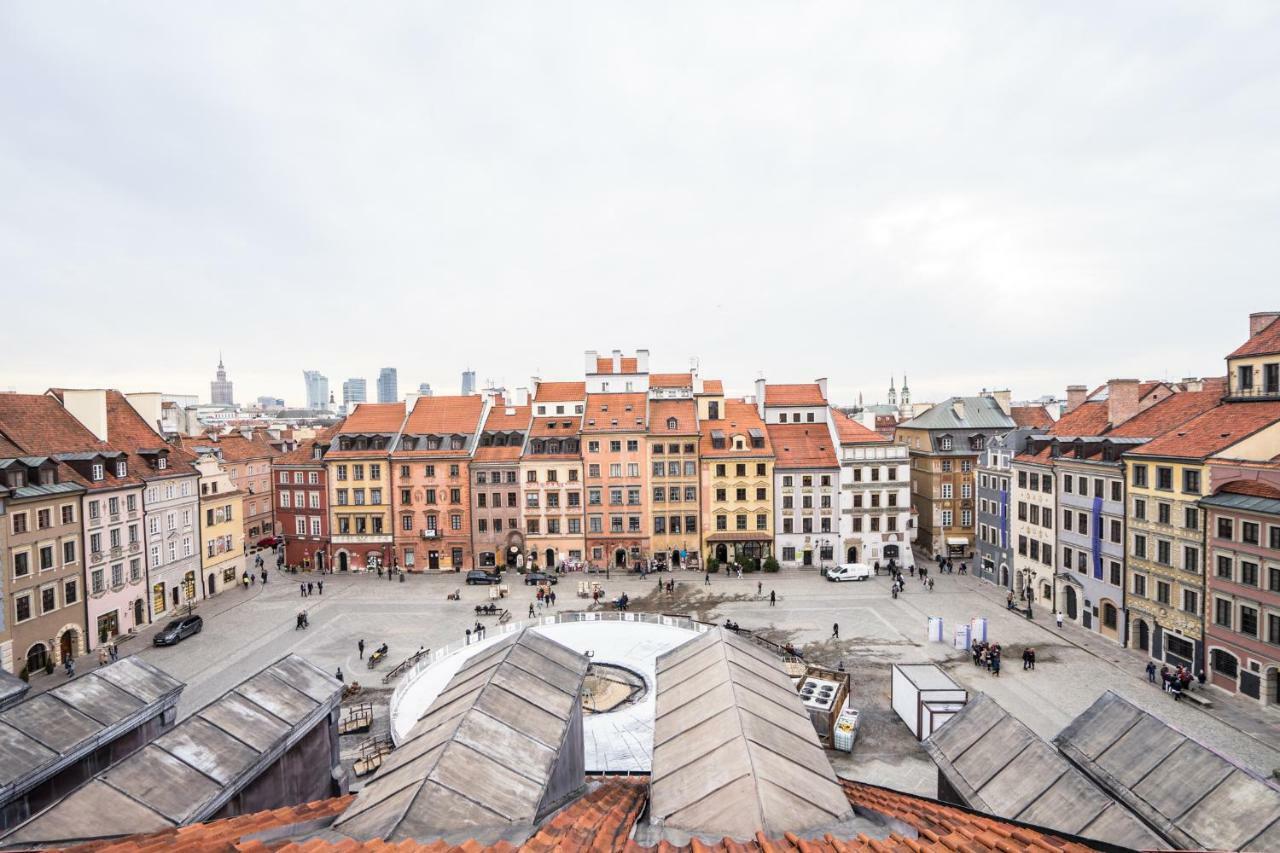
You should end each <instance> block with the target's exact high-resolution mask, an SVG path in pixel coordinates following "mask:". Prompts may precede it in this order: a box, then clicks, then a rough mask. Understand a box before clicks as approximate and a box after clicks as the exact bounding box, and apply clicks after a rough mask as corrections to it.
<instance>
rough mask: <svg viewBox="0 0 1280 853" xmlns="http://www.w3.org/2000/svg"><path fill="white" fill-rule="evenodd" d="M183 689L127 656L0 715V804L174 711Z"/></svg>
mask: <svg viewBox="0 0 1280 853" xmlns="http://www.w3.org/2000/svg"><path fill="white" fill-rule="evenodd" d="M182 688H183V684H182V682H180V681H177V680H176V679H174V678H171V677H170V676H168V675H166V674H165V673H163V672H161V671H160V670H158V669H156V668H155V667H154V666H152V665H151V664H149V663H144V662H143V661H141V660H139V659H138V658H137V656H130V657H127V658H123V659H121V660H119V661H116V662H115V663H113V664H111V665H110V666H104V667H100V668H98V669H96V670H94V671H93V672H90V673H86V674H85V675H82V676H80V677H79V678H75V679H72V680H71V681H68V682H66V683H64V684H60V685H58V686H57V687H55V688H53V689H52V690H49V691H48V692H46V693H42V694H40V695H39V696H33V697H31V698H30V699H27V700H26V701H24V702H19V703H18V704H17V705H14V706H13V707H11V708H9V709H8V710H6V711H4V712H2V713H0V803H7V802H9V801H10V800H12V799H13V798H15V797H17V796H19V795H21V794H22V792H24V791H27V790H29V789H31V788H32V787H34V786H35V785H37V784H39V783H40V782H41V781H43V780H44V779H47V778H49V777H50V776H51V775H53V774H55V773H57V772H58V771H59V770H60V769H62V768H63V767H65V766H66V765H68V764H70V763H71V762H74V761H77V760H79V759H80V758H81V757H82V756H83V755H85V754H87V753H89V752H91V751H93V750H95V749H97V748H98V747H100V746H103V745H104V744H107V743H110V742H111V741H112V740H114V739H115V738H117V737H119V736H120V735H122V734H124V733H126V732H128V731H131V730H132V729H134V728H136V727H137V726H138V725H140V724H141V723H142V722H144V721H146V720H148V719H150V718H152V717H154V716H156V715H157V714H159V713H161V711H162V710H163V709H165V708H167V707H173V706H175V705H177V703H178V696H179V694H181V693H182Z"/></svg>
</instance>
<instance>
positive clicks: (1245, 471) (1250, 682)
mask: <svg viewBox="0 0 1280 853" xmlns="http://www.w3.org/2000/svg"><path fill="white" fill-rule="evenodd" d="M1209 470H1210V487H1211V488H1212V490H1213V494H1211V495H1210V496H1209V497H1206V498H1203V499H1202V500H1201V501H1200V506H1201V507H1202V508H1203V509H1204V510H1205V515H1206V519H1205V521H1206V527H1205V536H1206V539H1207V545H1208V548H1207V550H1208V554H1207V563H1206V566H1205V569H1206V572H1205V576H1206V578H1207V584H1208V590H1207V595H1206V596H1205V647H1206V651H1207V654H1206V660H1207V662H1208V666H1207V667H1206V672H1207V674H1208V675H1209V680H1210V681H1211V682H1212V683H1213V685H1214V686H1215V687H1219V688H1221V689H1223V690H1226V691H1227V692H1229V693H1239V694H1242V695H1244V696H1247V697H1249V698H1251V699H1254V700H1256V701H1258V702H1259V703H1261V704H1263V705H1280V460H1275V461H1272V462H1268V463H1261V464H1256V463H1248V462H1211V463H1210V464H1209Z"/></svg>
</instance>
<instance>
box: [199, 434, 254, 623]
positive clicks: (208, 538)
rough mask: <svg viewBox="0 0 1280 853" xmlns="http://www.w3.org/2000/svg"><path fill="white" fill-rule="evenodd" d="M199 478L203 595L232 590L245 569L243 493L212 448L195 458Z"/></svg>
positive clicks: (208, 595)
mask: <svg viewBox="0 0 1280 853" xmlns="http://www.w3.org/2000/svg"><path fill="white" fill-rule="evenodd" d="M195 469H196V473H197V475H198V476H199V480H200V575H201V581H202V583H201V587H202V589H203V591H204V596H205V597H206V598H210V597H212V596H215V595H217V594H218V593H220V592H224V591H226V590H228V589H233V588H234V587H235V586H236V584H237V583H238V582H239V578H240V575H241V574H242V573H243V572H244V569H245V556H244V554H245V549H244V525H243V524H241V523H240V516H241V514H242V510H243V495H241V493H240V491H239V490H238V489H237V488H236V487H235V484H234V483H232V482H231V476H230V475H229V474H228V473H227V470H226V468H225V467H223V464H222V462H220V461H219V460H218V457H217V455H216V454H215V453H214V452H213V451H212V450H205V451H204V452H203V453H201V454H200V455H199V456H198V457H197V458H196V461H195Z"/></svg>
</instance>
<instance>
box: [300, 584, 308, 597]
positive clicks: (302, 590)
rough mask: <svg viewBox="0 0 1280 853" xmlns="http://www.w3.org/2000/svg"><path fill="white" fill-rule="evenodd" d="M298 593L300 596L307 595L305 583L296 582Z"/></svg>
mask: <svg viewBox="0 0 1280 853" xmlns="http://www.w3.org/2000/svg"><path fill="white" fill-rule="evenodd" d="M298 595H299V596H301V597H302V598H306V597H307V585H306V584H305V583H300V584H298Z"/></svg>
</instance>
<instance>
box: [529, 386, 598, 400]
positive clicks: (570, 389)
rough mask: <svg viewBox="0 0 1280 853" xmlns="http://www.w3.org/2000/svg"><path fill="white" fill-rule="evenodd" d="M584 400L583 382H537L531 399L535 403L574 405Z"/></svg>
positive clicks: (585, 387) (585, 393)
mask: <svg viewBox="0 0 1280 853" xmlns="http://www.w3.org/2000/svg"><path fill="white" fill-rule="evenodd" d="M586 398H587V383H585V382H539V383H538V387H537V388H536V389H535V391H534V398H533V399H534V402H537V403H576V402H581V401H582V400H585V399H586Z"/></svg>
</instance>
